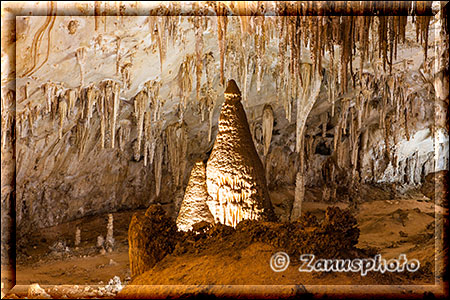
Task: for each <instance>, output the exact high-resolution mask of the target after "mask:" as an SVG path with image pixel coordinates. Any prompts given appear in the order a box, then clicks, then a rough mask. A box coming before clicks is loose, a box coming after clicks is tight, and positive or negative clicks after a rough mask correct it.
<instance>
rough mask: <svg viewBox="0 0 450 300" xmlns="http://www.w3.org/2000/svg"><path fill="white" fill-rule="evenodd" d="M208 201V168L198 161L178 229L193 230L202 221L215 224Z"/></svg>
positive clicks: (182, 206) (193, 170)
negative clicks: (193, 226)
mask: <svg viewBox="0 0 450 300" xmlns="http://www.w3.org/2000/svg"><path fill="white" fill-rule="evenodd" d="M207 199H208V190H207V187H206V166H205V164H204V163H203V162H202V161H197V162H196V163H195V165H194V167H193V168H192V171H191V177H190V178H189V183H188V185H187V187H186V191H185V193H184V198H183V202H182V203H181V208H180V212H179V213H178V217H177V227H178V229H179V230H183V231H188V230H191V229H192V225H194V224H195V223H198V222H201V221H206V222H208V223H213V222H214V218H213V216H212V214H211V212H210V211H209V207H208V205H207V204H206V201H207Z"/></svg>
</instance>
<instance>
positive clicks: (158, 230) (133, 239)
mask: <svg viewBox="0 0 450 300" xmlns="http://www.w3.org/2000/svg"><path fill="white" fill-rule="evenodd" d="M176 234H177V227H176V224H175V222H174V221H173V220H172V219H171V218H170V217H169V216H167V214H166V212H165V211H164V209H163V208H162V207H161V205H150V207H149V208H148V209H147V211H146V212H145V214H144V215H138V214H134V215H133V218H132V219H131V223H130V227H129V229H128V246H129V249H128V255H129V259H130V270H131V276H132V277H134V276H136V275H139V274H141V273H144V272H145V271H147V270H148V269H150V268H152V267H153V266H154V265H155V264H156V263H157V262H158V261H160V260H161V259H162V258H163V257H164V256H166V254H167V253H170V252H171V251H172V250H173V249H174V247H175V243H176V236H177V235H176Z"/></svg>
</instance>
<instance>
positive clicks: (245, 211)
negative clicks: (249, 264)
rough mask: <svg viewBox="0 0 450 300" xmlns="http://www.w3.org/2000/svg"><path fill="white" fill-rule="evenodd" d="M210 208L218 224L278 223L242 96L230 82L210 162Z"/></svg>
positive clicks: (208, 167) (207, 169)
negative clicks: (271, 221)
mask: <svg viewBox="0 0 450 300" xmlns="http://www.w3.org/2000/svg"><path fill="white" fill-rule="evenodd" d="M206 184H207V188H208V194H209V196H210V197H211V198H210V199H209V200H208V201H207V204H208V206H209V209H210V211H211V213H212V215H213V216H214V221H215V222H220V223H222V224H225V225H229V226H233V227H235V226H236V225H237V224H238V223H239V222H240V221H242V220H245V219H252V220H259V219H262V220H274V219H275V218H276V217H275V214H274V212H273V207H272V203H271V201H270V198H269V193H268V190H267V185H266V178H265V176H264V168H263V165H262V163H261V160H260V159H259V156H258V154H257V152H256V149H255V145H254V144H253V140H252V136H251V133H250V129H249V125H248V121H247V116H246V114H245V111H244V107H243V106H242V103H241V92H240V91H239V88H238V87H237V85H236V82H235V81H234V80H230V81H228V85H227V88H226V90H225V102H224V104H223V105H222V111H221V113H220V117H219V131H218V133H217V137H216V140H215V142H214V147H213V150H212V152H211V155H210V157H209V160H208V162H207V167H206Z"/></svg>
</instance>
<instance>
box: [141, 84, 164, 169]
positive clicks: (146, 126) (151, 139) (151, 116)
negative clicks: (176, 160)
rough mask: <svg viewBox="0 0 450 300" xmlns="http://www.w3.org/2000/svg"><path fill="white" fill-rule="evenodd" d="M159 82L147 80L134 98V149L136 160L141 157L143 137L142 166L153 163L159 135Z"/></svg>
mask: <svg viewBox="0 0 450 300" xmlns="http://www.w3.org/2000/svg"><path fill="white" fill-rule="evenodd" d="M160 87H161V82H160V81H156V80H149V81H147V82H146V83H145V84H144V88H143V89H142V90H141V91H140V92H139V93H138V94H137V95H136V96H135V98H134V115H135V118H136V124H137V132H138V136H137V141H136V143H137V144H136V145H135V148H134V156H135V159H136V160H139V159H140V157H141V147H142V146H141V145H142V137H144V165H147V162H148V160H149V161H150V164H151V163H152V162H153V157H154V155H155V147H156V141H157V139H158V138H159V135H160V127H161V124H160V123H161V122H160V120H161V107H162V105H163V101H162V99H161V98H160V96H159V89H160Z"/></svg>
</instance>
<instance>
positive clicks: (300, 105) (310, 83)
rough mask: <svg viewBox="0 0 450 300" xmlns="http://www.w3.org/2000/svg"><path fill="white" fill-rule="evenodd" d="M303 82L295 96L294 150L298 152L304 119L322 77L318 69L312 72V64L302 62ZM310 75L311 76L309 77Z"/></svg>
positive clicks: (315, 97)
mask: <svg viewBox="0 0 450 300" xmlns="http://www.w3.org/2000/svg"><path fill="white" fill-rule="evenodd" d="M301 70H302V77H303V84H304V85H302V86H301V87H300V89H301V91H300V95H298V97H297V118H296V122H297V123H296V147H295V149H296V152H300V145H301V140H302V139H303V130H304V128H305V124H306V119H307V117H308V115H309V112H310V111H311V109H312V107H313V105H314V103H315V102H316V99H317V97H318V95H319V92H320V87H321V82H322V78H321V76H320V75H319V73H318V71H315V72H314V74H311V73H312V66H311V65H309V64H302V67H301ZM311 76H313V77H312V78H311Z"/></svg>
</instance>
